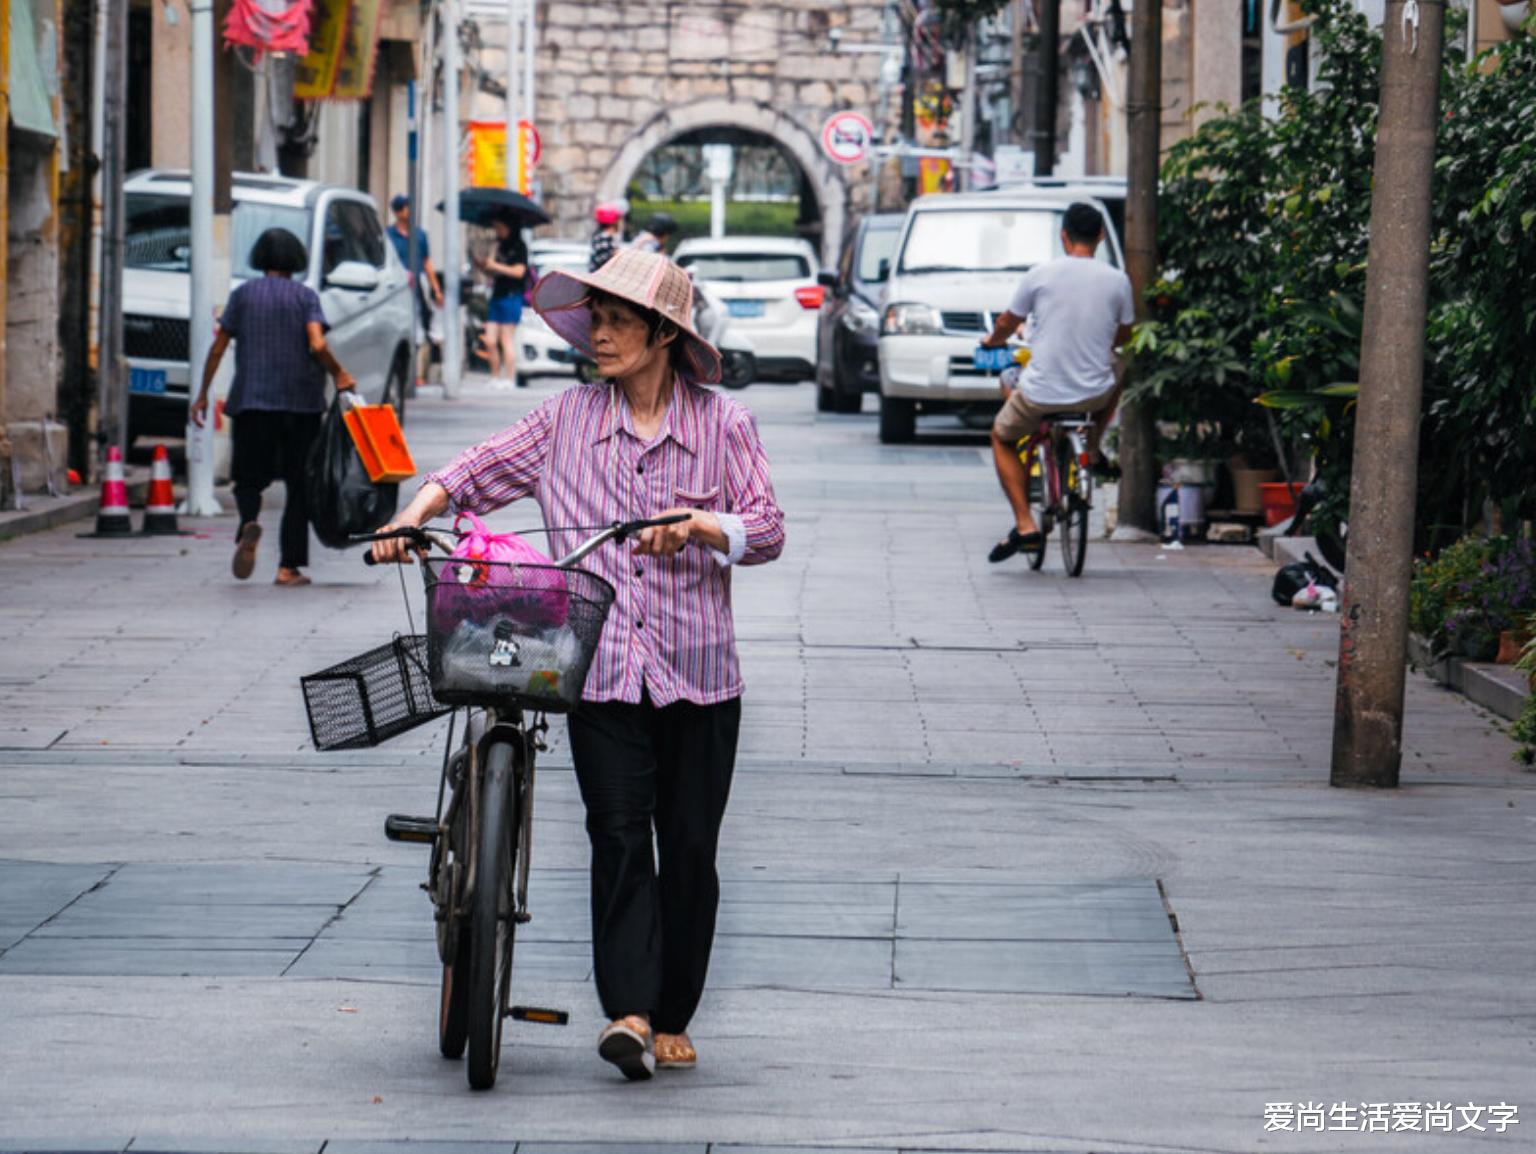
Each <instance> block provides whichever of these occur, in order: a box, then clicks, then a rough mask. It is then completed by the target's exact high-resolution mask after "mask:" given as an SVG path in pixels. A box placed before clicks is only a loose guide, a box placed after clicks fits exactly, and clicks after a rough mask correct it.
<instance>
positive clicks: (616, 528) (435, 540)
mask: <svg viewBox="0 0 1536 1154" xmlns="http://www.w3.org/2000/svg"><path fill="white" fill-rule="evenodd" d="M692 518H693V514H692V513H673V514H672V515H671V516H668V517H652V518H650V519H648V520H640V521H615V522H614V523H613V524H612V525H609V526H608V527H607V528H606V529H603V530H602V531H600V532H599V533H597V534H596V535H594V536H592V537H589V538H587V540H585V541H583V542H582V543H581V544H580V545H578V546H577V547H576V548H575V549H574V550H573V551H572V552H570V553H569V554H567V555H566V556H564V557H562V558H561V559H560V560H558V561H556V562H554V564H555V565H556V566H557V567H559V568H561V569H569V568H570V567H571V566H572V565H574V564H576V562H578V561H580V560H581V559H582V558H583V557H585V556H587V555H588V554H589V553H591V552H593V551H594V550H595V549H597V548H598V546H600V545H602V544H603V543H605V542H607V541H623V540H625V539H626V538H629V537H633V536H634V535H635V534H636V533H639V532H641V531H642V530H644V529H655V528H658V527H660V526H662V525H676V524H679V523H680V522H683V521H688V520H692ZM352 540H353V542H355V543H356V544H359V545H362V544H371V543H372V542H374V541H399V540H404V541H410V542H411V543H412V544H413V545H415V546H416V547H417V548H418V549H421V550H423V551H425V550H427V549H429V548H434V547H435V548H437V549H438V550H440V551H441V552H443V553H452V552H453V543H452V541H451V540H450V539H449V537H448V535H446V534H444V533H442V532H433V531H429V530H426V529H421V528H417V527H415V526H411V525H406V526H403V527H401V528H399V529H391V530H390V531H389V532H387V533H362V534H359V535H357V536H355V537H353V538H352ZM378 563H379V562H378V561H377V560H375V559H374V556H373V551H372V550H369V551H368V552H367V553H364V554H363V564H364V565H369V566H372V565H377V564H378Z"/></svg>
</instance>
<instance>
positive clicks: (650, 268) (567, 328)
mask: <svg viewBox="0 0 1536 1154" xmlns="http://www.w3.org/2000/svg"><path fill="white" fill-rule="evenodd" d="M592 289H598V290H601V291H602V292H605V293H609V294H610V295H612V296H615V297H618V298H619V299H620V300H625V301H629V302H630V303H631V304H634V305H638V306H639V307H640V308H644V309H650V310H652V311H653V312H656V313H659V314H660V315H661V316H662V317H664V318H665V319H666V320H668V321H670V322H672V324H674V325H676V326H677V330H678V333H677V339H678V341H680V342H681V351H682V367H681V372H682V374H683V375H684V376H685V377H687V378H688V379H689V380H691V381H694V382H696V383H697V384H701V385H708V384H712V383H714V382H716V381H718V380H719V379H720V354H719V353H718V352H717V351H716V350H715V346H714V345H712V344H710V343H709V342H708V341H706V340H705V339H704V338H703V337H701V336H699V334H698V332H697V331H695V329H694V327H693V281H692V280H690V279H689V276H688V274H687V273H686V272H684V271H683V270H682V269H681V268H679V267H678V266H677V265H676V264H673V263H672V261H670V260H668V259H667V258H666V257H665V256H663V255H661V254H660V253H655V252H638V251H636V250H635V249H630V248H624V249H620V250H619V251H618V252H616V253H614V255H613V257H612V259H610V260H609V261H608V263H606V264H605V265H603V267H602V268H600V269H598V270H597V271H596V272H593V273H575V272H566V271H564V270H552V271H550V272H547V273H545V274H544V275H543V276H542V277H540V278H539V283H538V285H537V286H536V287H535V288H534V290H533V307H534V309H535V310H537V312H538V314H539V315H540V316H541V317H543V318H544V321H545V323H546V324H548V325H549V327H550V328H552V329H554V330H555V332H557V333H559V334H560V336H561V337H563V338H564V339H565V340H566V342H567V343H569V344H570V345H571V347H572V348H575V349H576V350H578V351H579V352H582V353H585V354H586V355H587V356H591V355H592V313H591V311H590V310H589V309H588V307H587V302H588V300H589V299H590V293H591V290H592Z"/></svg>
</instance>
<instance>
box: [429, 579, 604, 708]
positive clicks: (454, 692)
mask: <svg viewBox="0 0 1536 1154" xmlns="http://www.w3.org/2000/svg"><path fill="white" fill-rule="evenodd" d="M423 578H424V580H425V582H426V587H427V667H428V671H429V674H430V679H431V685H432V692H433V694H434V695H435V696H436V698H437V700H438V701H440V702H443V703H444V704H446V705H495V704H510V705H520V706H524V707H526V708H529V709H535V710H539V711H542V712H546V713H564V712H566V711H567V710H569V709H572V708H573V707H575V706H576V704H577V703H578V702H580V700H581V691H582V687H583V686H584V685H585V684H586V680H587V670H588V669H589V668H590V667H591V664H592V658H593V657H594V655H595V654H596V653H597V643H598V639H599V638H600V637H601V636H602V632H603V623H604V622H605V621H606V620H607V619H608V611H609V609H610V608H611V607H612V605H613V601H614V596H615V594H614V589H613V586H612V585H610V584H608V582H606V581H604V580H603V579H602V578H601V577H598V576H597V575H596V574H594V573H589V572H587V571H586V570H584V569H562V568H559V567H558V566H555V565H528V564H523V563H519V562H497V561H483V560H476V559H469V558H457V557H453V558H433V559H426V560H424V562H423Z"/></svg>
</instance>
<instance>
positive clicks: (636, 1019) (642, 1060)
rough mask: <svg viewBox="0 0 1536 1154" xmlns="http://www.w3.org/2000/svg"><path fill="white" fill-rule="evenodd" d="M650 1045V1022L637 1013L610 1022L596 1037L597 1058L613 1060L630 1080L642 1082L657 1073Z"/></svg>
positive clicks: (606, 1060)
mask: <svg viewBox="0 0 1536 1154" xmlns="http://www.w3.org/2000/svg"><path fill="white" fill-rule="evenodd" d="M651 1046H652V1039H651V1027H650V1023H648V1022H647V1021H646V1020H645V1019H644V1018H642V1017H640V1016H639V1015H638V1014H630V1015H628V1016H627V1017H623V1018H618V1019H616V1020H614V1021H612V1022H609V1023H608V1025H606V1026H605V1027H603V1032H602V1033H601V1034H599V1035H598V1036H597V1054H598V1057H600V1058H602V1059H603V1061H605V1062H612V1063H613V1064H614V1065H615V1066H617V1067H618V1068H619V1071H620V1073H622V1074H623V1075H624V1076H625V1077H626V1078H628V1079H629V1080H630V1081H631V1082H643V1081H645V1080H646V1079H647V1078H649V1077H650V1076H651V1074H652V1073H654V1072H655V1070H656V1054H655V1052H654V1050H652V1048H651Z"/></svg>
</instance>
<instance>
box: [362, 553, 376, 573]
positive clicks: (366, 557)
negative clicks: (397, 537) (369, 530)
mask: <svg viewBox="0 0 1536 1154" xmlns="http://www.w3.org/2000/svg"><path fill="white" fill-rule="evenodd" d="M363 564H364V565H367V566H368V567H369V568H370V569H371V568H373V566H375V565H377V564H378V562H377V561H376V560H374V557H373V550H372V549H370V550H368V552H366V553H364V554H363Z"/></svg>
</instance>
